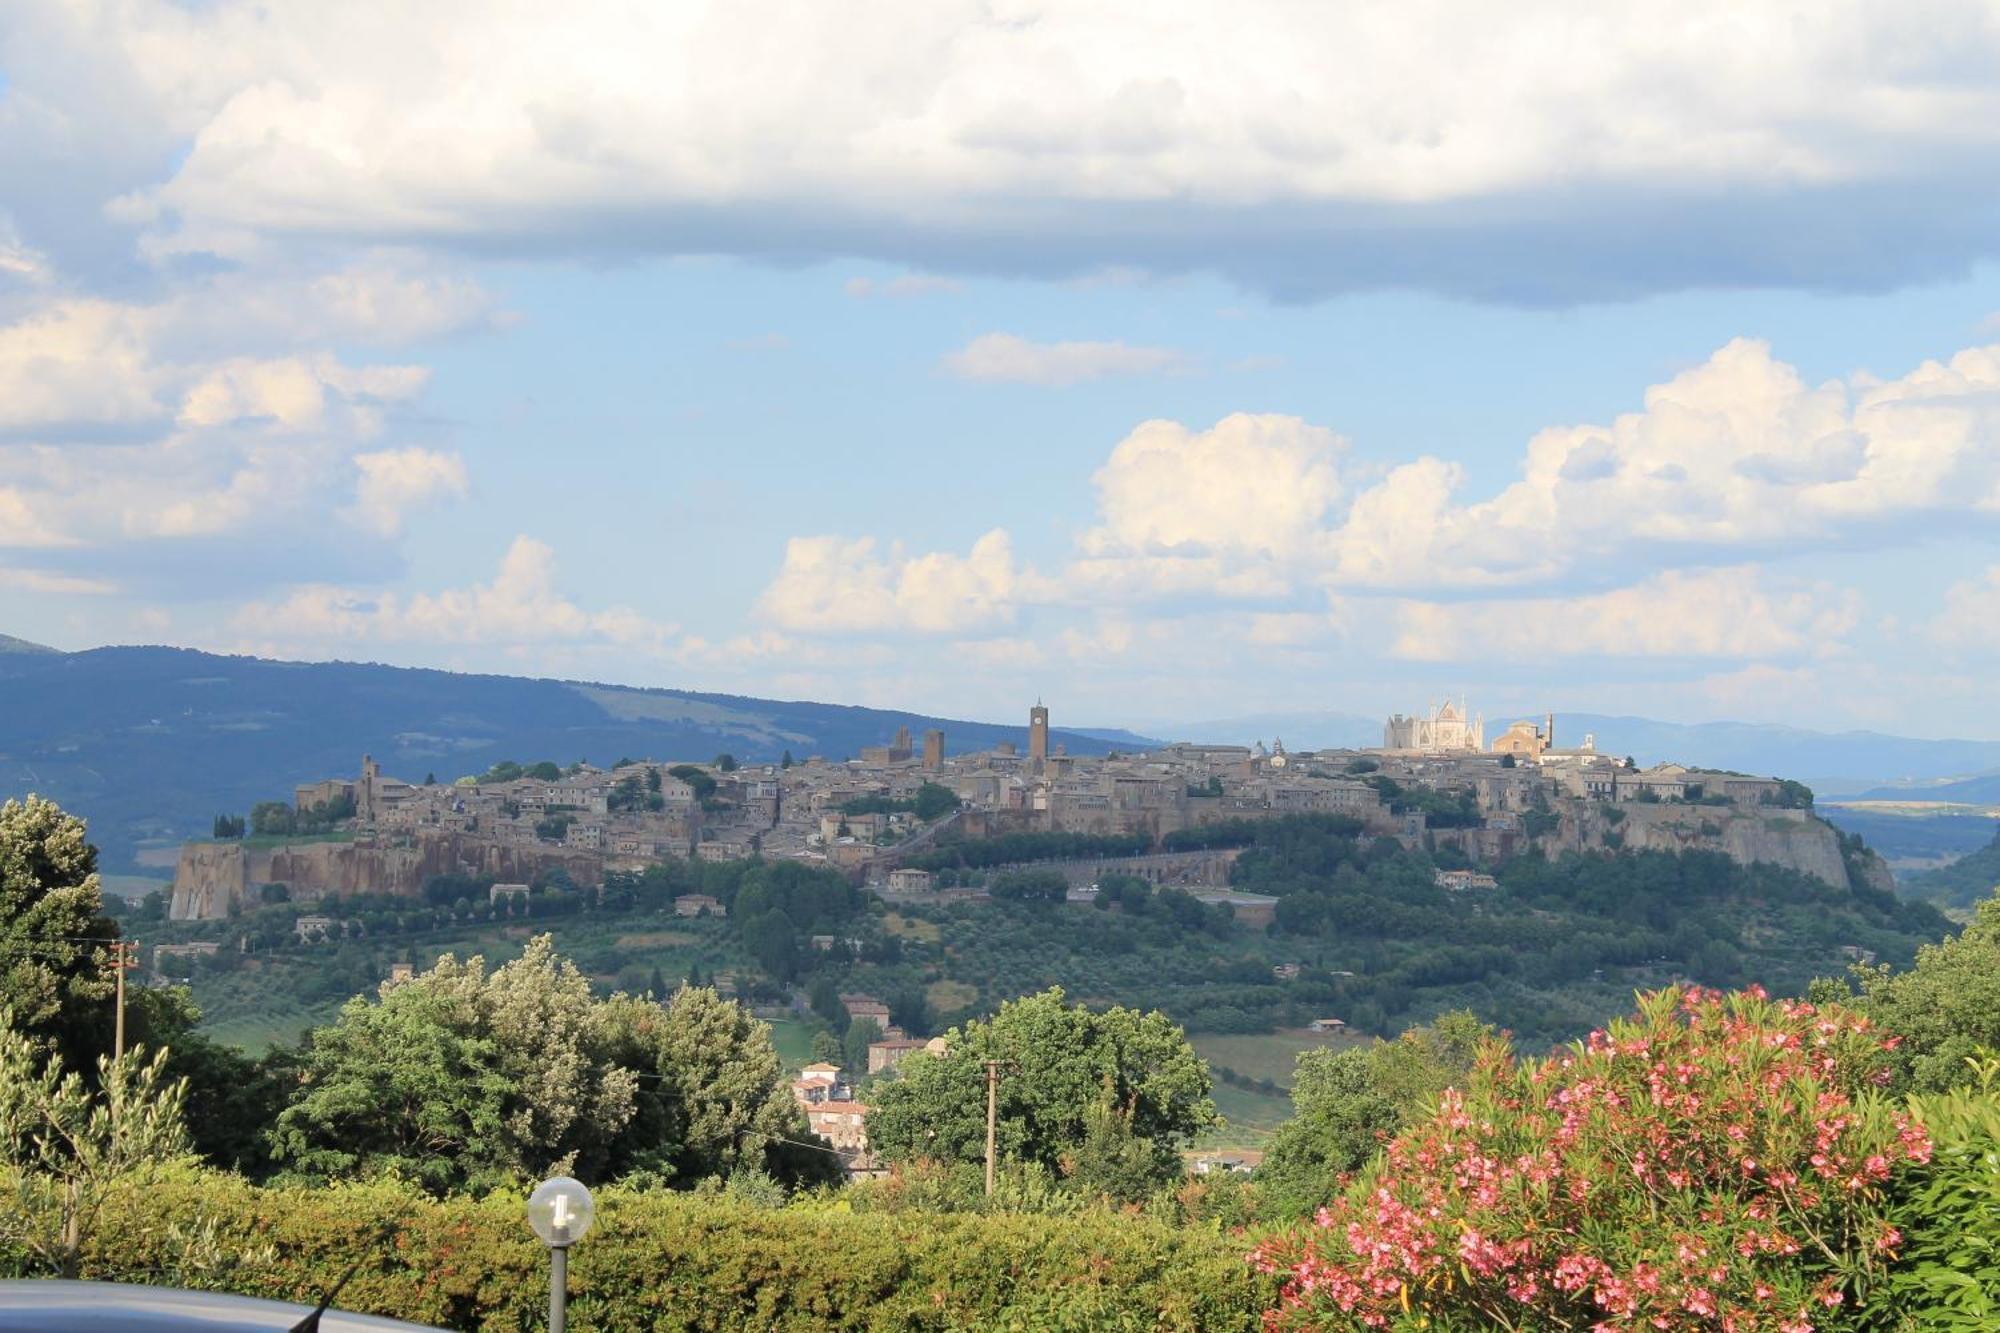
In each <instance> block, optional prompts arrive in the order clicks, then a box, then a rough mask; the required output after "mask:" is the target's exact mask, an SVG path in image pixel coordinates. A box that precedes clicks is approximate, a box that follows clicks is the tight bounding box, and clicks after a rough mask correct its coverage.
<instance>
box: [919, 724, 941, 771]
mask: <svg viewBox="0 0 2000 1333" xmlns="http://www.w3.org/2000/svg"><path fill="white" fill-rule="evenodd" d="M924 767H925V768H943V767H944V732H943V731H941V730H939V729H938V728H937V727H932V728H931V729H930V730H929V731H926V732H925V733H924Z"/></svg>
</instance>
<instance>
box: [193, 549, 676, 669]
mask: <svg viewBox="0 0 2000 1333" xmlns="http://www.w3.org/2000/svg"><path fill="white" fill-rule="evenodd" d="M232 627H233V628H234V629H235V630H236V631H237V632H238V633H240V634H243V635H245V636H247V637H248V638H250V639H252V640H254V641H256V642H259V643H275V644H280V645H289V646H292V650H294V651H296V648H297V646H306V647H308V648H320V649H324V648H327V647H339V646H342V645H352V644H366V643H400V644H419V645H430V646H448V645H466V644H476V645H492V646H498V647H510V646H512V647H518V646H524V645H536V644H565V645H571V646H577V645H592V644H595V645H602V646H610V647H615V648H620V649H630V650H661V649H664V648H666V647H668V646H670V645H671V640H672V636H673V633H674V627H673V626H672V625H670V624H665V623H662V622H659V621H656V620H652V619H650V618H648V617H646V616H644V615H641V614H640V613H639V612H637V611H634V610H632V609H630V608H628V607H611V608H607V609H605V610H602V611H592V610H588V609H586V608H584V607H582V606H580V605H578V604H577V603H576V602H574V601H572V600H570V599H569V598H568V597H567V596H565V595H564V594H563V593H562V592H561V591H560V590H559V589H558V587H557V585H556V558H555V551H554V550H553V549H552V548H551V547H550V546H549V545H548V544H547V543H546V542H541V541H537V540H536V539H534V538H532V537H527V536H521V537H516V538H515V539H514V542H513V544H512V545H511V546H509V547H508V548H507V552H506V554H505V555H504V556H503V557H502V558H501V560H500V567H499V569H498V570H497V571H496V572H495V573H494V576H493V579H492V581H490V582H487V583H479V584H474V585H472V586H470V587H465V588H447V589H444V590H442V591H439V592H429V593H425V592H420V593H413V594H411V595H409V596H407V597H402V596H398V595H396V594H394V593H382V594H379V595H378V594H373V593H370V592H367V591H364V590H360V589H355V588H341V587H332V586H326V585H316V586H311V587H304V588H299V589H296V590H294V591H293V592H292V593H291V594H290V595H288V596H286V597H284V598H282V599H280V600H276V601H270V602H257V603H252V604H250V605H247V606H244V607H242V608H241V609H240V610H238V611H237V613H236V614H235V616H234V618H233V620H232Z"/></svg>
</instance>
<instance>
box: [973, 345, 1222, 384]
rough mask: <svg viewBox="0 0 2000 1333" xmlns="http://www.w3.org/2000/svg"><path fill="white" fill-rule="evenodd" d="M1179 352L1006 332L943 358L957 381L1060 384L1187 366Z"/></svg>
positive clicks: (1148, 373) (1159, 348)
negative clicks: (1032, 339)
mask: <svg viewBox="0 0 2000 1333" xmlns="http://www.w3.org/2000/svg"><path fill="white" fill-rule="evenodd" d="M1192 364H1193V363H1192V362H1191V361H1190V360H1189V358H1188V356H1187V354H1186V353H1184V352H1177V351H1175V350H1173V349H1172V348H1170V347H1135V346H1133V345H1132V344H1130V343H1123V342H1058V343H1038V342H1030V341H1028V340H1027V339H1026V338H1022V337H1020V336H1018V335H1016V334H1012V333H982V334H980V335H979V336H978V337H977V338H974V339H973V340H972V341H971V342H969V343H967V344H966V345H965V346H963V347H961V348H959V349H958V350H957V351H956V352H952V353H949V354H948V355H946V357H945V358H944V362H943V365H944V368H945V370H946V371H948V372H949V373H951V374H952V375H955V376H957V377H958V378H959V379H962V380H983V381H986V382H989V383H1002V384H1043V385H1050V386H1055V387H1062V386H1065V385H1070V384H1082V383H1084V382H1086V381H1089V380H1101V379H1107V378H1110V377H1112V376H1115V375H1154V374H1159V373H1161V372H1165V371H1179V370H1186V369H1188V368H1189V367H1190V366H1191V365H1192Z"/></svg>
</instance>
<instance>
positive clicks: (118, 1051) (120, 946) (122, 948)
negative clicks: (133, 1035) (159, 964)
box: [110, 940, 139, 1060]
mask: <svg viewBox="0 0 2000 1333" xmlns="http://www.w3.org/2000/svg"><path fill="white" fill-rule="evenodd" d="M138 954H139V946H138V945H137V944H133V943H129V942H127V941H124V940H119V941H117V942H115V943H113V944H112V946H111V963H110V967H111V970H112V971H113V972H115V973H116V974H117V979H118V1000H117V1016H116V1017H115V1018H114V1019H113V1020H112V1023H113V1026H112V1030H111V1058H112V1059H113V1060H123V1059H124V1058H125V974H126V973H127V972H129V971H131V970H132V969H133V968H135V967H137V966H138V965H139V957H138Z"/></svg>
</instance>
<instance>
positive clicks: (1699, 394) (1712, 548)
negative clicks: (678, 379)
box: [765, 339, 2000, 660]
mask: <svg viewBox="0 0 2000 1333" xmlns="http://www.w3.org/2000/svg"><path fill="white" fill-rule="evenodd" d="M1093 483H1094V485H1095V488H1096V498H1097V505H1096V510H1097V512H1096V521H1095V522H1094V523H1093V524H1092V525H1091V526H1089V527H1087V528H1085V529H1084V530H1083V531H1082V532H1080V533H1079V534H1078V535H1077V538H1076V542H1075V546H1074V549H1073V550H1072V551H1071V552H1070V554H1069V555H1068V557H1067V559H1066V560H1065V561H1064V562H1063V563H1062V564H1060V565H1058V566H1055V567H1053V568H1052V569H1051V571H1050V572H1048V573H1040V572H1037V571H1036V570H1034V569H1032V568H1030V567H1027V566H1019V567H1017V566H1016V565H1015V564H1014V562H1013V560H1012V557H1011V552H1010V551H1007V550H1006V549H1005V548H1004V547H1002V546H999V545H998V544H997V543H999V542H1000V541H1002V540H1003V539H1004V534H999V533H995V534H989V536H988V538H986V539H984V540H983V542H982V547H981V548H975V555H974V558H973V560H971V561H967V560H966V559H964V558H961V557H957V556H954V555H949V554H940V555H934V556H926V555H918V556H912V555H908V554H906V553H904V552H902V551H901V550H900V549H895V550H893V551H892V554H891V555H890V556H888V557H882V556H878V555H877V554H876V549H877V548H876V545H875V542H874V540H873V539H872V538H858V539H848V538H841V537H815V538H808V539H800V540H797V541H794V542H793V543H792V546H791V548H790V550H789V551H788V553H787V557H786V561H785V567H784V570H783V571H782V572H781V574H780V577H779V580H778V582H777V583H775V584H774V585H773V588H772V590H771V591H769V592H767V593H766V601H765V610H766V614H767V615H768V616H770V617H771V618H773V619H774V620H776V622H777V623H780V624H783V625H785V626H788V627H790V628H792V629H795V630H798V631H800V632H812V631H815V630H840V631H842V632H850V631H854V630H861V629H870V630H888V629H899V628H900V629H908V628H911V627H915V626H919V625H921V626H922V627H923V628H925V629H927V630H933V631H938V630H947V629H955V628H962V627H965V626H971V625H978V624H981V623H985V622H988V621H991V620H992V619H993V618H994V617H995V616H996V615H1007V614H1012V612H1013V611H1014V610H1015V609H1016V608H1020V607H1030V606H1072V607H1076V606H1085V607H1092V606H1094V607H1112V606H1120V607H1130V606H1135V605H1139V604H1143V603H1146V602H1172V601H1180V602H1189V603H1205V604H1208V605H1221V604H1227V603H1232V602H1233V603H1251V604H1255V603H1265V604H1266V606H1265V607H1263V608H1261V613H1262V614H1265V615H1267V616H1269V617H1270V618H1269V619H1264V620H1257V621H1253V622H1252V627H1251V631H1250V632H1251V633H1252V634H1253V636H1254V637H1255V638H1256V640H1257V641H1258V642H1260V643H1265V644H1268V645H1271V646H1282V645H1286V644H1288V643H1291V642H1292V641H1294V639H1296V638H1298V637H1300V636H1307V637H1316V636H1320V635H1322V634H1327V633H1331V632H1332V631H1333V630H1335V629H1337V628H1339V627H1338V626H1330V625H1326V624H1322V623H1319V622H1317V621H1316V620H1315V619H1314V617H1313V616H1312V615H1311V614H1307V613H1304V612H1303V611H1302V605H1306V604H1312V603H1316V602H1318V601H1320V600H1322V599H1324V598H1326V597H1327V596H1329V595H1332V596H1334V597H1335V601H1334V603H1333V605H1334V606H1335V607H1336V608H1338V607H1341V606H1343V605H1344V603H1342V602H1341V601H1340V600H1339V598H1340V597H1342V596H1345V597H1348V598H1352V597H1354V596H1356V595H1375V596H1377V597H1394V596H1399V597H1402V598H1404V599H1406V600H1405V603H1404V605H1403V606H1402V609H1401V611H1400V614H1399V617H1398V627H1397V630H1396V637H1395V643H1396V651H1397V653H1398V654H1399V655H1401V656H1403V657H1406V658H1410V659H1419V660H1442V659H1444V658H1448V657H1451V656H1453V655H1455V654H1460V653H1473V652H1478V651H1483V650H1485V649H1486V648H1487V647H1488V646H1489V645H1490V646H1491V647H1492V648H1493V649H1494V651H1498V652H1500V653H1501V654H1502V655H1507V656H1521V655H1532V653H1533V652H1536V651H1543V650H1544V647H1541V646H1548V647H1547V648H1546V650H1548V651H1560V652H1563V653H1567V654H1587V655H1595V656H1611V657H1619V656H1644V657H1665V656H1681V657H1690V658H1735V659H1740V660H1763V659H1769V658H1774V657H1783V656H1786V655H1798V654H1802V653H1805V652H1807V651H1809V650H1810V649H1811V648H1812V647H1813V646H1814V645H1816V644H1826V643H1834V642H1838V641H1839V640H1840V639H1842V638H1843V637H1844V635H1845V634H1846V633H1847V631H1848V629H1850V628H1851V626H1852V623H1853V617H1854V615H1855V614H1856V610H1855V608H1854V605H1853V603H1852V601H1851V599H1846V598H1842V597H1838V596H1835V595H1833V594H1832V593H1830V592H1829V591H1828V590H1826V589H1825V588H1820V587H1810V588H1787V589H1777V590H1774V589H1772V588H1770V587H1767V586H1765V585H1764V584H1763V583H1762V582H1761V581H1760V580H1759V578H1758V577H1757V575H1756V574H1755V572H1754V570H1753V569H1752V568H1751V567H1750V562H1753V561H1756V560H1760V559H1766V558H1770V557H1772V556H1778V555H1797V554H1802V553H1811V552H1825V551H1833V550H1840V549H1851V548H1854V547H1857V546H1866V545H1888V544H1896V543H1907V542H1910V541H1912V540H1916V539H1918V538H1919V537H1923V536H1928V535H1931V534H1934V533H1937V532H1939V531H1945V530H1949V529H1951V528H1952V527H1954V526H1959V527H1964V528H1966V529H1968V530H1971V529H1973V528H1975V527H1976V526H1977V525H1980V524H1987V523H1991V522H1992V521H1993V518H1994V516H1995V515H2000V347H1978V348H1970V349H1967V350H1965V351H1962V352H1960V353H1958V354H1957V355H1955V356H1953V357H1951V358H1950V359H1949V360H1945V361H1931V362H1926V363H1924V364H1923V365H1920V366H1918V367H1917V368H1916V369H1914V370H1912V371H1910V372H1909V373H1907V374H1905V375H1902V376H1900V377H1896V378H1891V379H1882V378H1877V377H1874V376H1869V375H1856V376H1853V377H1851V378H1849V379H1846V380H1832V381H1828V382H1826V383H1823V384H1817V385H1815V384H1808V383H1807V382H1805V380H1804V379H1803V378H1802V377H1801V376H1800V375H1799V374H1798V372H1797V371H1796V370H1795V369H1794V368H1793V367H1791V366H1789V365H1786V364H1785V363H1783V362H1782V361H1779V360H1778V359H1777V358H1776V357H1775V356H1773V355H1772V352H1771V349H1770V348H1769V347H1768V346H1766V345H1765V344H1763V343H1761V342H1756V341H1752V340H1747V339H1738V340H1736V341H1733V342H1730V343H1728V344H1726V345H1725V346H1723V347H1721V348H1720V349H1718V350H1717V351H1716V352H1715V354H1714V355H1713V356H1711V357H1710V358H1708V359H1707V360H1706V361H1704V362H1703V363H1701V364H1700V365H1697V366H1694V367H1692V368H1690V369H1689V370H1687V371H1685V372H1683V373H1682V374H1679V375H1677V376H1675V377H1674V378H1672V379H1670V380H1668V381H1666V382H1665V383H1662V384H1658V385H1655V386H1653V387H1652V388H1650V389H1648V390H1646V392H1645V394H1644V397H1643V403H1642V406H1641V408H1640V409H1639V410H1637V411H1633V412H1629V413H1626V414H1623V415H1621V416H1619V417H1617V418H1615V419H1614V420H1612V421H1611V422H1609V423H1608V424H1602V425H1577V426H1562V427H1553V428H1550V429H1548V430H1544V431H1542V432H1540V433H1539V434H1537V435H1535V436H1534V437H1533V438H1532V439H1531V440H1529V441H1528V443H1527V446H1526V449H1525V452H1524V456H1523V461H1522V464H1521V471H1520V479H1519V480H1518V481H1515V482H1513V483H1512V484H1510V485H1507V486H1504V487H1502V488H1501V489H1500V490H1499V491H1498V492H1497V493H1495V494H1493V495H1491V496H1490V497H1489V498H1486V499H1479V500H1470V501H1468V500H1466V499H1464V498H1462V496H1461V494H1460V492H1461V491H1463V489H1464V488H1465V485H1466V474H1465V472H1464V469H1463V468H1462V467H1461V466H1460V465H1458V464H1457V463H1454V462H1451V461H1448V460H1445V459H1440V458H1435V457H1423V458H1418V459H1415V460H1413V461H1410V462H1407V463H1403V464H1400V465H1397V466H1394V467H1391V468H1389V469H1387V470H1386V471H1382V470H1379V469H1376V468H1372V467H1371V466H1369V465H1367V464H1365V463H1362V462H1359V461H1357V460H1355V459H1354V458H1353V457H1352V454H1351V450H1350V448H1349V446H1348V444H1347V442H1346V441H1345V440H1343V439H1342V438H1341V437H1340V436H1338V435H1336V434H1334V433H1333V432H1332V431H1330V430H1328V429H1326V428H1324V427H1321V426H1315V425H1313V424H1311V423H1309V422H1306V421H1304V420H1302V419H1300V418H1297V417H1291V416H1282V415H1251V414H1243V413H1239V414H1236V415H1233V416H1229V417H1225V418H1223V419H1222V420H1220V421H1218V422H1216V423H1215V424H1214V425H1212V426H1210V427H1208V428H1206V429H1199V430H1198V429H1191V428H1189V427H1188V426H1185V425H1183V424H1181V423H1178V422H1173V421H1148V422H1144V423H1142V424H1140V425H1139V426H1138V427H1136V428H1135V429H1133V430H1132V432H1131V433H1130V434H1128V435H1127V436H1126V437H1125V438H1124V439H1123V440H1121V441H1119V442H1118V444H1117V445H1116V446H1115V447H1113V449H1112V450H1111V453H1110V456H1109V457H1108V458H1107V459H1106V461H1105V463H1104V465H1103V466H1102V467H1100V468H1099V469H1098V471H1097V472H1096V474H1095V476H1094V477H1093ZM988 542H992V543H996V545H995V547H994V548H993V550H992V551H991V553H990V558H986V559H981V558H980V556H979V552H980V550H982V549H984V547H985V543H988ZM933 565H935V567H936V568H937V569H938V570H940V571H949V572H950V574H951V578H952V580H954V582H953V584H952V587H953V588H954V589H957V588H960V587H961V586H968V587H972V588H976V590H977V591H976V593H975V592H959V593H957V594H956V595H954V596H945V595H937V596H931V595H926V594H925V593H924V592H923V589H924V587H925V584H924V582H923V580H922V578H921V577H920V574H921V572H922V571H926V570H929V569H931V568H932V567H933ZM975 569H977V570H979V571H982V572H979V573H977V574H975V572H974V570H975ZM1663 570H1664V571H1666V572H1661V571H1663ZM1447 595H1448V596H1449V597H1450V598H1451V599H1453V600H1452V602H1451V604H1449V605H1447V604H1445V602H1444V601H1443V600H1442V599H1443V598H1444V597H1446V596H1447ZM1955 595H1956V596H1959V597H1960V599H1961V600H1964V601H1966V602H1967V604H1968V605H1971V604H1973V603H1976V602H1977V596H1978V594H1976V591H1967V592H1964V593H1962V594H1955ZM932 605H951V606H958V607H961V608H965V613H964V614H963V615H957V616H955V615H950V614H945V613H942V612H935V611H933V612H929V613H926V614H920V613H918V612H917V611H915V610H914V608H915V607H918V606H932ZM1345 614H1346V613H1345V612H1344V611H1341V612H1339V613H1338V615H1339V616H1344V615H1345ZM1301 615H1303V616H1304V618H1303V619H1296V618H1294V617H1298V616H1301ZM1960 622H1963V623H1966V624H1977V623H1979V620H1978V615H1977V614H1976V612H1965V613H1960V614H1956V615H1955V616H1954V617H1952V618H1951V620H1950V623H1951V624H1958V623H1960ZM1342 623H1343V624H1344V621H1343V622H1342ZM1937 632H1938V633H1940V634H1945V633H1960V634H1963V633H1969V632H1971V631H1960V630H1951V631H1947V630H1944V629H1940V630H1939V631H1937Z"/></svg>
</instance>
